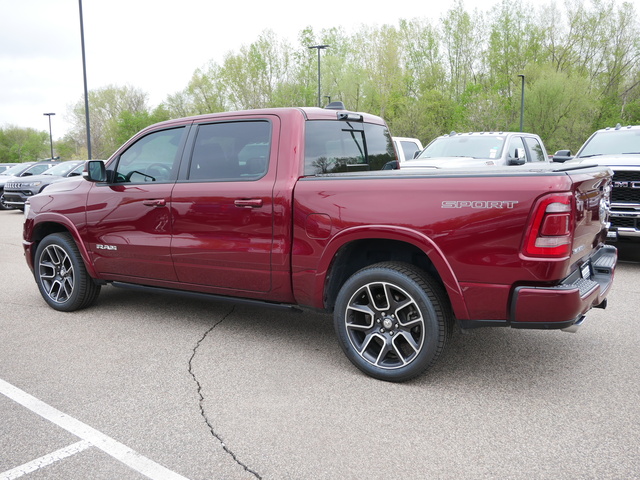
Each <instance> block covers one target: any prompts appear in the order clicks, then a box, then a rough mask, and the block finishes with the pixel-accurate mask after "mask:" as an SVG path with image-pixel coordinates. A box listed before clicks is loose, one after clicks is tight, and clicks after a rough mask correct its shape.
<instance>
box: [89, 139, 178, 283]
mask: <svg viewBox="0 0 640 480" xmlns="http://www.w3.org/2000/svg"><path fill="white" fill-rule="evenodd" d="M186 130H187V128H186V127H178V128H171V129H165V130H160V131H155V132H153V133H150V134H148V135H145V136H143V137H141V138H140V139H138V140H137V141H136V142H135V143H133V144H132V145H131V146H130V147H128V148H127V149H126V150H125V151H124V152H123V153H122V154H120V155H119V157H118V158H117V159H116V161H114V162H111V163H110V164H109V170H110V181H109V182H107V183H98V184H95V185H94V186H93V187H92V189H91V193H90V195H89V196H88V202H89V203H88V205H87V234H88V235H87V238H88V239H89V249H90V251H91V254H92V255H93V259H94V265H95V268H96V269H97V270H98V272H99V273H101V274H102V276H103V277H105V278H108V279H120V280H124V281H126V280H128V279H130V280H131V281H136V282H139V281H141V279H145V278H148V279H159V280H168V281H175V280H176V279H177V278H176V273H175V269H174V268H173V262H172V260H171V252H170V246H171V222H172V213H171V191H172V189H173V186H174V185H175V180H176V178H177V173H178V168H179V158H180V153H181V148H182V145H183V142H184V138H185V136H186V135H185V132H186Z"/></svg>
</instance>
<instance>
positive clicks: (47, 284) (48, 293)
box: [34, 233, 100, 312]
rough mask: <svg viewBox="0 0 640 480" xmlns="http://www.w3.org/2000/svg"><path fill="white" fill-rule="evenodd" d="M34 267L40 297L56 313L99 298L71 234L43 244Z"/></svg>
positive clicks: (59, 234)
mask: <svg viewBox="0 0 640 480" xmlns="http://www.w3.org/2000/svg"><path fill="white" fill-rule="evenodd" d="M34 265H35V272H34V273H35V277H36V283H37V284H38V289H39V290H40V294H41V295H42V297H43V298H44V300H45V301H46V302H47V303H48V304H49V306H50V307H52V308H54V309H55V310H60V311H62V312H72V311H74V310H79V309H81V308H85V307H88V306H89V305H91V304H92V303H93V302H94V301H95V300H96V299H97V298H98V294H99V293H100V285H98V284H96V283H95V282H94V281H93V279H92V278H91V277H90V276H89V274H88V273H87V269H86V268H85V266H84V262H83V261H82V257H81V256H80V252H79V251H78V247H77V246H76V244H75V242H74V241H73V238H72V237H71V235H70V234H68V233H53V234H51V235H49V236H47V237H46V238H45V239H44V240H42V242H40V244H39V245H38V248H37V249H36V257H35V262H34Z"/></svg>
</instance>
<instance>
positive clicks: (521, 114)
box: [518, 74, 524, 132]
mask: <svg viewBox="0 0 640 480" xmlns="http://www.w3.org/2000/svg"><path fill="white" fill-rule="evenodd" d="M518 76H519V77H521V78H522V93H521V94H520V131H521V132H523V131H524V130H523V128H524V75H522V74H520V75H518Z"/></svg>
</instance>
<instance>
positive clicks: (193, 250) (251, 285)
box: [171, 116, 280, 292]
mask: <svg viewBox="0 0 640 480" xmlns="http://www.w3.org/2000/svg"><path fill="white" fill-rule="evenodd" d="M279 131H280V122H279V120H278V118H277V117H275V116H248V117H243V119H242V120H240V121H238V120H237V119H236V120H234V121H217V122H212V123H204V124H199V125H194V127H193V131H192V133H191V135H190V137H191V138H192V141H190V145H191V147H190V148H191V151H189V152H186V158H184V159H183V162H182V163H183V167H182V168H181V173H180V178H181V180H180V181H179V182H178V183H177V184H176V186H175V188H174V190H173V195H172V205H173V215H174V222H173V240H172V244H171V253H172V257H173V261H174V265H175V269H176V273H177V277H178V280H179V281H180V282H182V283H188V284H193V285H199V286H202V289H203V290H205V291H219V290H220V289H230V290H233V291H234V292H235V291H249V292H266V291H269V290H270V288H271V251H272V244H273V213H274V202H273V188H274V183H275V178H276V166H277V164H276V161H275V159H276V158H277V152H278V138H279Z"/></svg>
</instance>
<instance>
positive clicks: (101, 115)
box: [69, 85, 148, 159]
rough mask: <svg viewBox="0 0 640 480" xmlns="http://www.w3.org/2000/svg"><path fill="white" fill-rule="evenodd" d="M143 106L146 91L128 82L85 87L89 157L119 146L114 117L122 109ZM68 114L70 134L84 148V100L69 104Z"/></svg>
mask: <svg viewBox="0 0 640 480" xmlns="http://www.w3.org/2000/svg"><path fill="white" fill-rule="evenodd" d="M147 110H148V107H147V94H146V93H144V92H143V91H142V90H140V89H137V88H134V87H131V86H125V87H118V86H115V85H109V86H107V87H103V88H100V89H97V90H91V91H89V121H90V126H91V149H92V157H94V158H102V159H106V158H109V156H110V155H111V154H112V153H113V152H114V151H115V150H116V149H117V148H118V147H119V146H120V142H119V141H118V120H119V118H120V115H121V114H122V113H123V112H130V113H132V114H138V113H141V112H145V111H147ZM69 116H70V117H71V119H72V125H73V127H72V130H71V135H72V137H73V138H74V140H75V141H76V142H78V144H80V145H83V146H84V148H85V150H86V122H85V107H84V100H79V101H78V103H76V104H75V105H74V106H73V107H72V108H71V110H70V115H69Z"/></svg>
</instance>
